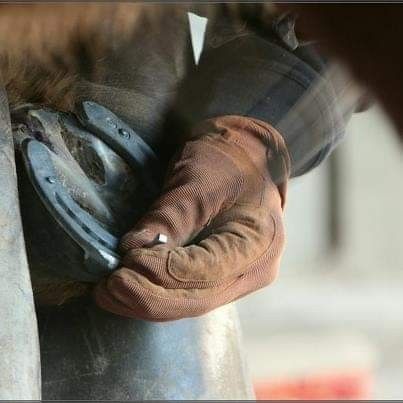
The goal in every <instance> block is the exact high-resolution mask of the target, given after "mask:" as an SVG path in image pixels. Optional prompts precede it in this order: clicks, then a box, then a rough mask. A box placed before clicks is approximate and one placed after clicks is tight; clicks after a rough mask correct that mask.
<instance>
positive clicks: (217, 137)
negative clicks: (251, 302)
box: [95, 116, 289, 321]
mask: <svg viewBox="0 0 403 403" xmlns="http://www.w3.org/2000/svg"><path fill="white" fill-rule="evenodd" d="M288 175H289V157H288V152H287V149H286V146H285V143H284V141H283V138H282V137H281V135H280V134H279V133H278V132H277V131H276V130H275V129H274V128H273V127H272V126H270V125H269V124H267V123H265V122H262V121H260V120H257V119H251V118H245V117H239V116H224V117H220V118H214V119H210V120H206V121H204V122H203V123H201V124H199V125H198V126H197V127H196V128H195V130H194V131H193V136H192V139H191V140H190V141H188V142H187V143H186V145H185V147H184V148H183V150H182V151H181V153H180V154H179V155H178V156H177V157H176V158H175V159H174V161H173V163H172V164H171V168H170V169H169V172H168V175H167V180H166V182H165V186H164V189H163V193H162V196H161V197H160V198H159V199H158V200H157V201H156V202H155V204H154V205H153V206H152V207H151V209H150V211H149V212H148V214H146V216H145V217H144V218H143V219H142V220H141V221H140V222H139V223H138V224H137V225H136V227H135V228H134V229H133V230H132V231H131V232H129V233H128V234H127V235H125V236H124V237H123V239H122V242H121V249H122V252H123V254H124V257H123V260H122V264H123V267H122V268H121V269H119V270H117V271H116V272H114V273H113V274H112V275H110V276H109V277H108V278H106V279H105V280H103V281H102V282H101V283H100V284H99V285H98V286H97V287H96V289H95V300H96V302H97V304H98V305H99V306H100V307H102V308H104V309H106V310H108V311H111V312H113V313H116V314H119V315H123V316H127V317H132V318H139V319H145V320H151V321H167V320H175V319H180V318H184V317H192V316H198V315H201V314H203V313H206V312H208V311H210V310H212V309H214V308H216V307H218V306H220V305H223V304H226V303H229V302H231V301H234V300H236V299H238V298H240V297H242V296H244V295H246V294H249V293H250V292H252V291H255V290H257V289H259V288H262V287H264V286H265V285H268V284H270V283H271V282H272V281H273V280H274V279H275V277H276V275H277V271H278V268H279V264H280V258H281V255H282V251H283V246H284V229H283V208H284V203H285V198H286V188H287V180H288ZM159 234H164V235H166V236H167V238H168V242H167V243H166V244H156V243H155V240H156V239H157V237H158V235H159Z"/></svg>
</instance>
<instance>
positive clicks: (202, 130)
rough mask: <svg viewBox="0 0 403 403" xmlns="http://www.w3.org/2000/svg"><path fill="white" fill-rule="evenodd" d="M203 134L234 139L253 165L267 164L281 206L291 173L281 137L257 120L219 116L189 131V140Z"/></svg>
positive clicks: (289, 162) (267, 125) (288, 156)
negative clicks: (277, 190) (279, 196)
mask: <svg viewBox="0 0 403 403" xmlns="http://www.w3.org/2000/svg"><path fill="white" fill-rule="evenodd" d="M207 133H217V134H221V135H222V136H224V137H225V136H231V138H232V139H234V137H235V138H236V140H235V141H236V143H237V144H238V145H239V146H240V147H241V148H242V149H243V150H244V151H245V152H246V153H247V154H248V155H249V157H250V158H251V159H252V160H253V161H254V162H255V163H256V165H257V166H259V165H262V164H261V161H266V162H267V166H266V168H267V170H268V172H269V174H270V178H271V180H272V181H273V182H274V183H275V184H276V185H277V187H278V188H279V191H280V194H281V197H282V200H283V202H282V205H283V206H284V204H285V199H286V184H287V182H288V179H289V177H290V173H291V161H290V155H289V152H288V149H287V146H286V143H285V141H284V138H283V136H282V135H281V134H280V133H279V132H278V131H277V130H276V129H275V128H274V127H273V126H271V125H270V124H268V123H266V122H263V121H261V120H259V119H255V118H249V117H245V116H238V115H227V116H220V117H215V118H211V119H207V120H204V121H202V122H200V123H199V124H197V125H196V126H195V127H194V128H193V130H192V137H193V138H194V137H200V136H202V135H205V134H207Z"/></svg>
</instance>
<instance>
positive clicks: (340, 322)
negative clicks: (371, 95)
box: [238, 106, 403, 399]
mask: <svg viewBox="0 0 403 403" xmlns="http://www.w3.org/2000/svg"><path fill="white" fill-rule="evenodd" d="M401 151H402V149H401V144H399V140H398V138H397V136H396V135H395V133H394V128H393V126H392V125H391V123H390V122H389V121H388V119H387V118H386V117H385V114H384V113H383V111H382V110H381V109H380V108H379V107H377V106H374V107H372V108H371V109H370V110H368V111H366V112H364V113H361V114H357V115H355V116H354V117H353V119H352V121H351V123H350V125H349V127H348V130H347V135H346V138H345V140H344V142H343V143H342V144H341V145H340V146H339V148H338V149H337V151H336V152H335V153H333V155H332V157H331V158H330V159H329V160H328V161H327V162H326V163H325V164H324V165H322V166H320V167H319V168H317V169H316V170H315V171H313V172H312V173H311V174H308V175H306V176H305V177H303V178H299V179H295V180H293V181H292V183H291V187H290V192H289V197H288V206H287V212H286V218H287V232H288V245H287V251H286V255H285V258H284V260H283V264H282V267H281V270H280V275H279V278H278V279H277V281H276V282H275V283H274V284H273V285H272V286H270V287H268V288H266V289H264V290H262V291H260V292H257V293H255V294H254V295H252V296H250V297H248V298H245V299H244V300H242V301H240V302H239V303H238V306H239V310H240V315H241V322H242V327H243V334H244V339H245V346H246V353H247V356H248V362H249V368H250V372H251V374H252V377H253V380H254V384H255V389H256V393H257V397H258V398H261V399H264V398H265V399H270V398H272V399H274V398H279V399H280V398H297V399H298V398H301V399H302V398H305V399H314V398H317V399H327V398H328V399H330V398H334V399H337V398H345V399H347V398H355V399H360V398H362V399H365V398H377V399H399V398H401V397H402V389H401V379H402V378H403V337H402V334H403V314H402V307H403V244H402V242H403V237H402V231H403V202H402V200H403V181H402V175H403V159H402V152H401Z"/></svg>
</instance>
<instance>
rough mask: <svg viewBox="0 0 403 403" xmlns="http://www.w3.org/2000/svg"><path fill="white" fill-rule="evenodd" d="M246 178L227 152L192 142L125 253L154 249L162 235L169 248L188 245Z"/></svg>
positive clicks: (125, 242) (124, 241)
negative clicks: (133, 250)
mask: <svg viewBox="0 0 403 403" xmlns="http://www.w3.org/2000/svg"><path fill="white" fill-rule="evenodd" d="M241 184H242V175H241V173H240V171H239V168H237V166H236V165H235V164H234V163H233V162H232V160H231V159H230V158H228V156H226V154H225V153H223V152H221V151H220V150H219V149H217V147H213V146H212V145H211V144H209V143H208V141H194V142H189V143H188V144H187V145H186V146H185V148H184V151H183V153H182V155H181V158H180V160H179V161H178V162H177V163H176V164H175V165H174V167H173V169H172V172H171V174H170V179H169V181H168V182H167V184H166V186H165V189H164V193H163V195H162V196H161V197H160V199H159V200H158V201H157V202H156V203H154V205H153V207H152V209H151V210H150V211H149V212H148V213H147V214H146V215H145V216H144V217H143V218H142V219H141V221H140V222H139V223H138V224H137V225H136V226H135V228H134V229H133V230H132V231H130V232H129V233H128V234H126V235H125V236H124V237H123V238H122V241H121V250H122V252H127V251H128V250H130V249H135V248H141V247H150V246H152V245H153V244H155V243H156V242H157V241H158V240H157V238H158V235H159V234H163V235H165V236H166V237H167V246H169V247H175V246H181V245H185V244H187V243H188V242H189V241H190V240H191V239H193V237H195V236H196V235H197V234H198V233H199V232H200V230H201V229H202V228H203V227H205V226H206V225H207V224H208V222H209V221H210V220H211V219H212V217H214V216H215V215H216V214H217V213H218V211H220V210H221V209H222V208H223V205H226V204H227V203H232V202H233V201H234V200H235V198H236V195H237V194H239V192H240V188H241Z"/></svg>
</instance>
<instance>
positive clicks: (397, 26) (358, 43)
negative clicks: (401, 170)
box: [278, 3, 403, 136]
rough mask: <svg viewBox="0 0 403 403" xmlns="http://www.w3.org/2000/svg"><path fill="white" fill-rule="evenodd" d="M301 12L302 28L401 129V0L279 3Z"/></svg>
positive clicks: (402, 28) (285, 7) (402, 88)
mask: <svg viewBox="0 0 403 403" xmlns="http://www.w3.org/2000/svg"><path fill="white" fill-rule="evenodd" d="M278 7H280V8H282V9H287V10H293V11H296V12H298V14H299V15H300V21H301V25H300V29H301V30H302V31H303V32H304V33H305V35H309V36H310V37H314V38H316V39H319V40H320V43H321V47H322V48H323V50H326V51H327V52H328V53H329V54H332V55H334V56H336V57H338V58H339V59H340V60H341V61H342V62H344V63H346V65H347V66H348V67H349V68H350V70H351V72H352V74H353V76H354V77H355V78H356V79H357V80H358V82H360V83H361V84H362V85H364V86H365V87H367V88H369V90H370V91H371V92H372V93H373V94H374V96H376V97H377V99H378V100H379V101H380V102H381V103H382V104H383V105H384V107H385V109H386V111H387V112H388V113H389V114H390V116H391V117H392V119H393V121H394V123H395V124H396V126H397V128H398V131H399V135H400V136H402V133H403V117H402V116H403V115H402V112H401V109H402V105H403V78H402V70H403V54H402V52H401V51H400V49H401V43H402V40H403V25H402V20H403V5H402V4H391V3H389V4H388V3H384V4H348V3H343V4H326V3H323V4H292V5H291V4H283V5H280V4H279V5H278Z"/></svg>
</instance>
